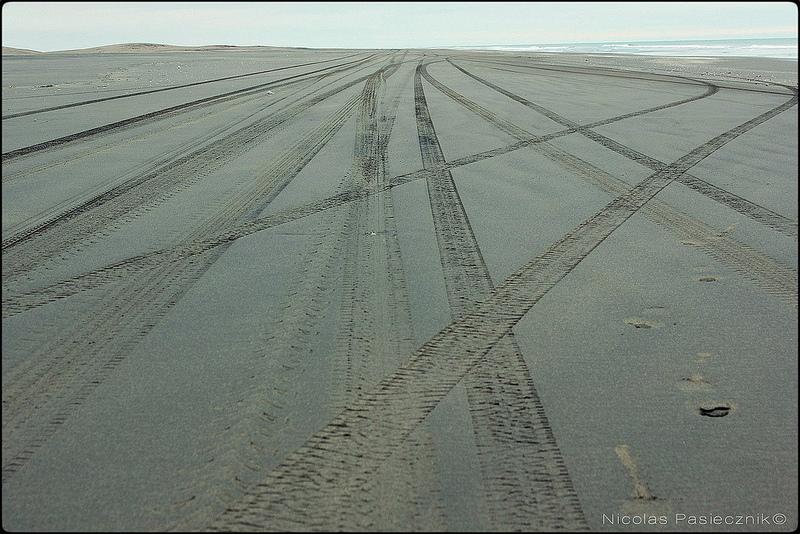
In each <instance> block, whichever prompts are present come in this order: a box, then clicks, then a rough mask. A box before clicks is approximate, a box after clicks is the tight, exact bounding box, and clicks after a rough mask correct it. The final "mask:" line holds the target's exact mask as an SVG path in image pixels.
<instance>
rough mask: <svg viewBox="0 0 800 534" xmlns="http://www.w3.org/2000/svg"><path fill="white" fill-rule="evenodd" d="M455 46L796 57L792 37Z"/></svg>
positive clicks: (528, 49)
mask: <svg viewBox="0 0 800 534" xmlns="http://www.w3.org/2000/svg"><path fill="white" fill-rule="evenodd" d="M449 48H454V49H459V50H505V51H516V52H572V53H577V54H643V55H650V56H705V57H709V56H710V57H726V56H745V57H772V58H784V59H795V60H796V59H797V39H796V38H778V39H776V38H771V39H716V40H685V41H621V42H614V43H610V42H605V43H561V44H531V45H487V46H453V47H449Z"/></svg>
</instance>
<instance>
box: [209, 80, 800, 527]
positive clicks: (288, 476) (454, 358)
mask: <svg viewBox="0 0 800 534" xmlns="http://www.w3.org/2000/svg"><path fill="white" fill-rule="evenodd" d="M796 103H797V97H796V96H795V97H794V98H792V99H790V100H789V101H787V102H785V103H784V104H781V105H780V106H777V107H775V108H773V109H772V110H770V111H768V112H766V113H764V114H761V115H759V116H758V117H755V118H753V119H751V120H749V121H747V122H745V123H743V124H741V125H739V126H737V127H735V128H732V129H731V130H728V131H727V132H725V133H723V134H721V135H719V136H717V137H716V138H714V139H712V140H711V141H709V142H707V143H704V144H702V145H700V146H698V147H696V148H695V149H694V150H692V151H691V152H689V153H688V154H686V155H684V156H683V157H681V158H679V159H678V160H676V161H675V162H673V163H672V164H671V165H669V166H668V167H667V168H665V169H663V170H661V171H658V172H655V173H653V174H651V175H650V176H648V177H647V178H645V179H644V180H643V181H641V182H639V183H638V184H637V185H635V186H634V187H632V188H631V189H629V190H628V191H627V192H626V193H625V194H624V195H622V196H620V197H618V198H616V199H615V200H613V201H612V202H610V203H609V204H608V205H606V206H605V207H604V208H603V209H601V210H600V211H599V212H598V213H597V214H595V215H594V216H592V217H590V218H589V219H587V220H586V221H584V222H583V223H581V224H580V225H578V226H577V227H576V228H574V229H573V230H572V231H570V232H568V233H567V234H566V235H564V236H563V237H562V238H561V239H560V240H558V241H557V242H556V243H554V244H553V245H552V246H551V247H550V248H549V249H548V250H547V251H546V252H545V253H544V254H542V255H540V256H538V257H536V258H534V259H533V260H531V261H530V262H528V263H527V264H525V265H524V266H523V267H522V268H521V269H519V270H517V271H516V272H515V273H514V274H512V275H511V276H509V277H508V278H507V279H506V280H505V281H504V282H503V283H502V284H500V285H498V286H497V287H495V288H494V289H493V290H492V291H491V293H490V294H489V296H488V297H487V298H485V299H484V300H482V301H480V302H478V303H476V304H475V305H474V306H471V307H470V308H469V309H468V310H465V313H464V314H463V315H462V316H461V317H460V318H458V319H457V320H455V321H454V322H453V323H451V324H450V325H448V326H447V327H445V328H444V329H442V330H440V331H439V333H438V334H436V335H435V336H434V337H433V338H432V339H431V340H430V341H428V342H427V343H425V344H424V345H423V346H422V347H421V348H420V349H418V350H417V351H416V352H415V353H414V354H413V355H412V356H411V357H410V359H409V360H408V363H407V364H405V365H403V366H401V368H400V369H398V370H397V371H396V372H394V373H393V374H392V375H391V376H388V377H386V378H385V379H384V380H382V381H381V382H380V384H378V385H377V386H376V387H375V388H374V389H372V390H371V391H370V392H368V393H367V394H365V395H364V396H362V397H360V398H358V399H356V400H355V401H354V402H353V403H351V404H350V405H348V406H347V407H346V408H345V409H344V410H343V411H342V412H341V413H340V414H339V415H338V416H336V417H335V418H334V419H333V420H332V421H331V422H330V423H329V424H328V425H327V426H326V427H325V428H323V429H322V430H321V431H319V432H317V433H316V434H315V435H314V436H313V437H312V438H311V439H309V440H308V442H307V443H306V444H305V445H303V446H302V447H301V448H300V449H298V450H296V451H295V452H293V453H292V454H291V455H290V456H289V457H288V458H287V459H286V460H285V461H284V462H283V463H282V464H281V465H280V466H279V467H277V468H276V469H274V470H273V471H272V472H271V473H270V474H269V475H268V476H267V477H266V478H265V479H264V480H263V481H262V482H261V483H260V484H258V486H257V487H255V488H253V489H251V490H250V491H248V492H247V494H246V496H245V497H244V498H243V499H242V500H241V501H240V502H239V503H237V504H236V505H235V506H232V507H230V508H229V509H228V510H227V511H226V512H225V513H224V514H222V515H221V516H220V517H219V518H218V519H217V520H216V521H215V522H214V523H213V524H212V525H210V529H211V530H215V531H233V530H235V531H259V530H278V531H280V530H297V529H308V528H314V527H318V526H319V525H324V524H325V523H324V521H325V519H326V517H328V514H336V512H337V511H336V508H335V506H332V507H317V506H316V505H315V502H316V499H315V497H318V496H319V495H324V494H327V493H335V492H337V491H340V490H342V489H344V490H345V491H347V489H348V488H350V487H354V486H357V485H358V484H359V481H360V480H362V479H363V477H364V476H366V475H368V474H369V473H370V472H372V471H374V470H375V469H376V468H377V467H378V466H380V465H381V464H382V463H383V462H384V461H385V460H386V458H387V457H388V455H389V454H391V453H392V452H393V451H394V450H396V448H397V446H398V444H399V443H401V442H402V441H403V439H404V438H405V437H407V436H408V435H409V434H410V433H411V432H412V431H413V430H414V429H415V428H416V427H417V426H418V425H419V424H420V423H421V422H422V421H423V420H424V419H425V418H426V417H427V416H428V415H429V414H430V413H431V411H432V410H433V409H434V407H435V406H436V405H437V404H438V403H439V402H440V401H441V400H442V399H443V398H444V396H445V395H447V393H448V392H449V391H450V390H451V389H452V388H453V387H454V386H455V385H456V384H458V383H459V382H460V381H461V380H462V379H463V378H464V376H465V375H466V374H467V373H468V372H470V371H471V370H472V369H474V367H475V366H476V365H478V364H480V363H481V362H483V361H485V360H488V359H490V358H491V354H492V352H491V351H492V349H493V348H494V347H495V346H496V345H497V344H498V342H499V341H500V340H501V339H502V338H503V337H504V336H506V335H507V334H508V333H509V332H510V331H511V328H513V326H514V325H515V324H517V322H519V320H520V319H521V318H522V317H523V316H524V315H525V314H526V313H527V312H528V311H529V310H530V309H531V308H532V307H533V306H534V305H535V304H536V303H537V302H538V301H539V299H541V297H542V296H543V295H545V294H546V293H547V292H548V291H549V290H550V289H551V288H552V287H553V286H555V284H557V283H558V282H559V281H560V280H562V279H563V278H564V277H565V276H567V275H568V274H569V273H570V272H571V271H572V270H573V269H574V268H575V267H576V266H577V265H578V264H579V263H580V262H581V261H582V260H583V258H585V257H586V256H587V255H588V254H590V253H591V252H592V250H594V249H595V248H596V247H597V246H599V245H600V244H601V243H602V242H603V241H604V240H605V239H606V238H607V237H608V236H609V235H611V233H612V232H614V230H616V229H617V228H619V227H620V226H621V225H622V224H623V223H625V221H627V220H628V219H629V218H630V217H631V216H632V215H633V214H634V213H636V212H637V211H639V210H640V209H641V208H642V207H643V206H644V205H646V204H647V203H648V202H649V201H650V200H651V199H652V198H653V197H654V196H655V195H656V194H658V192H659V191H661V190H662V189H663V188H664V187H666V186H667V185H669V184H670V183H671V182H672V181H673V180H674V179H675V177H676V176H677V175H679V174H682V173H683V172H686V171H687V170H688V169H690V168H691V167H692V166H694V165H696V164H697V163H698V162H700V161H702V160H703V159H704V158H705V157H707V156H708V155H710V154H712V153H713V152H714V151H716V150H717V149H719V148H720V147H721V146H723V145H725V144H726V143H727V142H729V141H731V140H732V139H735V138H736V137H737V136H739V135H741V134H742V133H744V132H746V131H748V130H750V129H751V128H753V127H755V126H757V125H758V124H761V123H763V122H764V121H766V120H768V119H770V118H772V117H774V116H775V115H777V114H779V113H781V112H783V111H785V110H786V109H788V108H790V107H791V106H794V105H795V104H796Z"/></svg>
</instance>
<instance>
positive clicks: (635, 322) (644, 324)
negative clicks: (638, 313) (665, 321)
mask: <svg viewBox="0 0 800 534" xmlns="http://www.w3.org/2000/svg"><path fill="white" fill-rule="evenodd" d="M625 324H629V325H631V326H632V327H634V328H658V327H660V326H661V323H659V322H658V321H653V320H650V319H642V318H640V317H629V318H627V319H625Z"/></svg>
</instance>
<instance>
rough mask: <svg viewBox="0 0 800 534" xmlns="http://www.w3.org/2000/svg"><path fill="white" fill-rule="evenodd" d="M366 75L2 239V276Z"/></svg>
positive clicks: (182, 182) (179, 183)
mask: <svg viewBox="0 0 800 534" xmlns="http://www.w3.org/2000/svg"><path fill="white" fill-rule="evenodd" d="M368 77H369V76H362V77H360V78H357V79H355V80H352V81H349V82H346V83H344V84H342V85H339V86H337V87H335V88H333V89H330V90H328V91H325V92H323V93H320V94H318V95H316V96H314V97H311V98H308V99H306V100H303V101H300V102H298V103H297V104H295V105H293V106H291V107H290V108H288V109H284V110H281V111H279V112H277V113H275V114H273V115H270V116H267V117H264V118H262V119H258V120H257V121H255V122H253V123H251V124H249V125H246V126H243V127H241V128H239V129H237V130H235V131H233V132H232V133H230V134H228V135H226V136H225V137H223V138H220V139H218V140H216V141H213V142H211V143H210V144H208V145H206V146H203V147H201V148H199V149H197V150H194V151H192V152H190V153H188V154H186V155H184V156H182V157H179V158H177V159H173V160H172V161H169V162H167V163H165V164H164V165H161V166H160V167H158V168H156V169H155V170H151V171H147V172H145V173H141V174H139V175H137V176H135V177H133V178H131V179H129V180H127V181H125V182H124V183H122V184H120V185H118V186H116V187H114V188H112V189H111V190H108V191H105V192H103V193H101V194H99V195H96V196H95V197H93V198H92V199H90V200H87V201H86V202H83V203H81V204H80V205H78V206H75V207H73V208H71V209H69V210H67V211H66V212H62V213H60V214H59V215H57V216H56V217H54V218H52V219H49V220H47V221H45V222H42V223H41V224H39V225H36V226H34V227H32V228H30V229H28V230H27V231H25V232H22V233H19V234H16V235H14V236H12V237H10V238H8V239H6V240H5V241H4V242H3V252H4V254H3V278H4V279H5V280H6V281H8V280H9V279H13V278H14V277H17V276H20V275H23V274H27V273H28V272H30V271H31V270H33V269H34V268H35V267H36V266H37V265H39V264H41V263H42V262H44V261H46V260H48V259H49V258H51V257H53V256H55V255H57V254H61V253H63V252H64V251H65V250H69V249H70V248H72V247H75V246H78V245H80V244H82V243H84V242H85V241H86V240H87V238H89V237H91V236H93V235H95V234H97V233H98V232H100V231H102V230H104V229H105V228H107V227H108V226H109V225H112V224H118V223H119V221H120V219H121V218H122V217H125V216H128V215H129V214H131V213H132V212H134V210H137V209H140V208H142V207H144V206H152V205H154V204H156V203H158V202H161V201H163V200H165V199H166V198H168V197H169V195H170V194H173V193H174V192H175V191H176V190H177V189H178V188H179V187H186V186H188V185H189V184H191V183H194V182H196V181H197V180H199V179H200V178H202V177H203V176H207V175H208V174H210V173H212V172H214V171H215V170H217V169H219V168H221V167H222V166H223V165H224V164H226V163H227V162H228V161H230V160H231V159H234V158H236V157H238V156H240V155H242V154H243V153H245V152H246V151H248V150H250V149H252V148H253V147H254V146H256V145H257V144H258V143H260V142H262V141H263V140H264V139H265V138H266V136H268V135H270V133H271V132H272V131H273V130H274V129H275V128H277V127H278V126H280V125H282V124H284V123H286V122H287V121H290V120H292V119H293V118H295V117H296V116H298V115H299V114H301V113H303V112H305V111H306V110H308V109H309V108H311V107H312V106H314V105H316V104H318V103H320V102H322V101H323V100H326V99H327V98H330V97H331V96H334V95H337V94H339V93H341V92H342V91H344V90H347V89H349V88H350V87H353V86H354V85H356V84H358V83H360V82H363V81H364V80H365V79H367V78H368Z"/></svg>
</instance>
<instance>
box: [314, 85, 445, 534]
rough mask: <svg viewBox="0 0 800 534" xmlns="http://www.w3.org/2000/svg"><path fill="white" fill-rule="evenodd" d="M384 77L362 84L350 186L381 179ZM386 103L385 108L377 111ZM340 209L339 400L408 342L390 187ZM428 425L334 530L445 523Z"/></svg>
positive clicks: (388, 113) (375, 376)
mask: <svg viewBox="0 0 800 534" xmlns="http://www.w3.org/2000/svg"><path fill="white" fill-rule="evenodd" d="M384 89H385V85H384V84H383V83H382V80H381V79H380V78H378V77H376V78H375V79H374V84H369V83H368V84H367V86H366V87H365V92H364V94H363V98H362V108H361V110H360V114H359V117H358V125H359V127H358V129H357V131H356V136H355V146H354V158H353V167H352V172H351V176H352V177H353V179H352V183H351V187H352V188H363V189H367V190H372V189H375V188H376V187H381V186H383V185H385V184H386V181H387V180H386V167H385V164H386V151H387V149H388V141H389V138H390V135H391V130H392V128H393V126H394V117H395V113H396V110H397V104H399V100H398V99H399V96H400V95H398V97H397V98H396V99H395V101H394V102H393V103H392V104H391V105H390V107H389V108H388V109H386V110H383V106H382V105H381V102H382V98H380V96H382V95H383V94H384ZM382 111H383V113H382ZM344 212H345V220H344V234H343V237H344V245H345V246H344V249H343V250H342V255H341V264H342V279H341V284H340V285H341V287H342V298H341V302H340V304H339V311H338V313H337V317H339V321H340V327H339V332H338V334H337V337H336V342H335V345H334V360H336V361H338V362H340V365H342V367H343V369H342V377H341V379H340V380H339V382H340V383H341V384H343V388H342V389H343V391H341V393H340V395H339V401H338V403H337V405H338V406H342V405H343V403H347V402H350V401H352V399H353V398H356V397H358V396H360V395H362V392H363V391H365V390H367V389H369V388H370V387H372V386H374V384H375V383H377V382H378V381H379V380H380V379H381V378H383V377H384V376H386V375H387V374H388V373H389V372H391V371H393V370H394V369H396V368H397V366H398V365H399V364H400V363H401V362H400V361H399V360H398V356H401V355H404V354H408V353H410V352H411V351H412V350H413V348H414V345H413V339H414V336H413V329H412V322H411V313H410V306H409V302H408V290H407V287H406V279H405V273H404V272H403V265H402V260H401V257H400V245H399V242H398V241H397V228H396V226H395V224H394V207H393V204H392V197H391V193H390V192H389V191H386V192H385V193H378V194H376V195H370V196H367V197H365V198H364V199H363V200H361V201H359V202H353V203H350V204H349V205H348V207H347V209H346V210H344ZM433 452H434V450H433V441H432V438H431V434H430V432H429V429H428V427H427V425H421V426H420V427H419V428H418V429H417V431H416V432H415V433H413V434H412V435H411V436H409V437H408V439H406V440H405V441H404V443H403V444H402V445H401V446H400V447H399V449H398V451H397V452H396V453H395V454H394V455H392V456H391V457H390V458H388V459H387V461H386V462H385V463H384V464H383V465H382V466H381V467H380V468H379V469H378V470H377V471H376V472H375V473H374V475H373V476H372V477H370V478H369V479H367V480H365V481H364V482H363V484H362V485H361V486H360V487H359V488H357V490H356V491H355V492H354V493H352V494H348V495H345V496H341V497H339V498H340V499H341V500H340V501H339V507H340V508H341V512H340V515H339V516H338V519H337V521H336V522H331V523H329V524H328V525H327V528H329V529H333V530H368V531H374V530H381V531H396V530H400V529H402V530H407V529H411V530H426V529H431V528H436V529H441V528H444V514H443V505H442V499H441V494H440V488H439V481H438V478H436V473H437V469H436V457H435V456H434V454H433Z"/></svg>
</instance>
